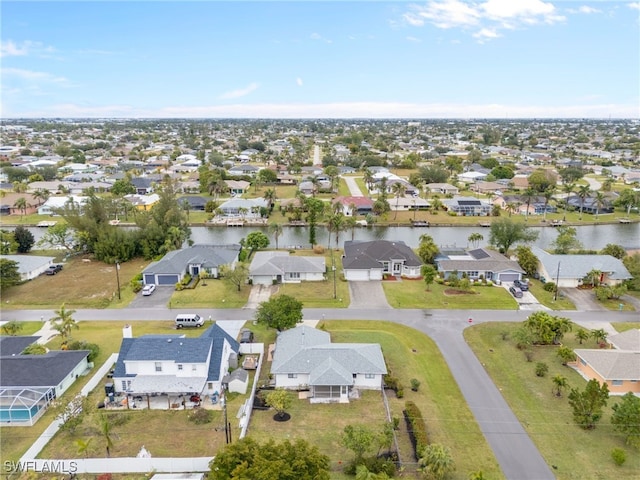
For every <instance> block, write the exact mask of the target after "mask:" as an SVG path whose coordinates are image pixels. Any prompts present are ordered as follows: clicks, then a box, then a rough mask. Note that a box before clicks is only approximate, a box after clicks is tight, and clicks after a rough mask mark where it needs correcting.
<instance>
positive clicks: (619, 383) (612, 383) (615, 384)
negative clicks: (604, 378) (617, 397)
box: [611, 380, 624, 387]
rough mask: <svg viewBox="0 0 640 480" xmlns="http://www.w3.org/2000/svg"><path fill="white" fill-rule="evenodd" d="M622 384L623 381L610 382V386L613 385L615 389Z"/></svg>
mask: <svg viewBox="0 0 640 480" xmlns="http://www.w3.org/2000/svg"><path fill="white" fill-rule="evenodd" d="M623 383H624V381H622V380H611V385H614V386H616V387H620V386H622V384H623Z"/></svg>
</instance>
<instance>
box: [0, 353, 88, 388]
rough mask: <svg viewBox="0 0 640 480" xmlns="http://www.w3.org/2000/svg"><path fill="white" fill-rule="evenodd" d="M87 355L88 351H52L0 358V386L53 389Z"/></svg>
mask: <svg viewBox="0 0 640 480" xmlns="http://www.w3.org/2000/svg"><path fill="white" fill-rule="evenodd" d="M89 353H90V352H89V350H68V351H61V350H54V351H50V352H48V353H46V354H44V355H16V356H15V357H14V356H9V357H5V356H3V357H0V386H2V387H55V386H57V385H58V384H60V382H62V380H64V378H65V377H67V376H68V375H69V373H71V372H72V371H73V369H74V368H76V366H77V365H78V364H79V363H80V362H81V361H82V360H83V359H84V358H86V357H87V356H88V355H89Z"/></svg>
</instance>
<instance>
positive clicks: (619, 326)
mask: <svg viewBox="0 0 640 480" xmlns="http://www.w3.org/2000/svg"><path fill="white" fill-rule="evenodd" d="M611 325H612V326H613V328H615V329H616V330H617V331H618V332H620V333H622V332H626V331H627V330H631V329H633V328H640V322H611Z"/></svg>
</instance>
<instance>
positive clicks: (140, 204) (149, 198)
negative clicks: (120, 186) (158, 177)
mask: <svg viewBox="0 0 640 480" xmlns="http://www.w3.org/2000/svg"><path fill="white" fill-rule="evenodd" d="M123 198H124V199H125V200H127V201H128V202H129V203H131V205H133V206H134V207H136V208H137V209H138V210H151V207H153V206H154V205H155V204H156V203H158V202H159V201H160V195H158V194H157V193H152V194H150V195H137V194H129V195H125V196H124V197H123Z"/></svg>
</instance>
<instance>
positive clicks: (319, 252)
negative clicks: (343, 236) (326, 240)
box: [313, 245, 324, 255]
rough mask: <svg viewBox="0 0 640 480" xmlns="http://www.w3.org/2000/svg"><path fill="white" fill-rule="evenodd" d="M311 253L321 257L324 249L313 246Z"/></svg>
mask: <svg viewBox="0 0 640 480" xmlns="http://www.w3.org/2000/svg"><path fill="white" fill-rule="evenodd" d="M313 253H317V254H318V255H321V254H323V253H324V247H323V246H322V245H314V246H313Z"/></svg>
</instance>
